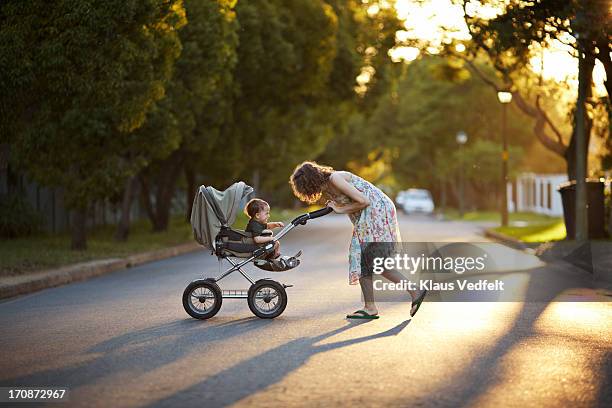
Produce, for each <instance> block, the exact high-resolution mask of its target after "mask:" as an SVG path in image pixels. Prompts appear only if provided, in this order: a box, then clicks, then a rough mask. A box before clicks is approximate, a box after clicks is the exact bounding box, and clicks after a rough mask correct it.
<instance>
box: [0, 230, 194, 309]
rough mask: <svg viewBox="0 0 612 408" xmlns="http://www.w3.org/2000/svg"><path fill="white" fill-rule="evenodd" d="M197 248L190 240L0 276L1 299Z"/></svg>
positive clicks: (192, 250) (169, 256) (170, 256)
mask: <svg viewBox="0 0 612 408" xmlns="http://www.w3.org/2000/svg"><path fill="white" fill-rule="evenodd" d="M200 248H201V246H200V245H199V244H197V243H195V242H190V243H187V244H181V245H177V246H174V247H170V248H164V249H159V250H156V251H149V252H142V253H139V254H134V255H129V256H127V257H125V258H111V259H101V260H96V261H90V262H82V263H78V264H73V265H68V266H63V267H61V268H58V269H50V270H45V271H40V272H35V273H31V274H26V275H22V276H8V277H6V278H2V279H1V281H4V282H1V283H0V299H7V298H11V297H15V296H19V295H25V294H28V293H33V292H37V291H39V290H43V289H47V288H51V287H54V286H60V285H66V284H68V283H72V282H78V281H82V280H86V279H89V278H93V277H96V276H101V275H105V274H107V273H111V272H115V271H119V270H122V269H126V268H131V267H133V266H138V265H142V264H145V263H148V262H153V261H158V260H161V259H166V258H172V257H174V256H177V255H182V254H186V253H189V252H194V251H196V250H198V249H200ZM5 282H6V283H5Z"/></svg>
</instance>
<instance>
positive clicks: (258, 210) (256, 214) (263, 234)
mask: <svg viewBox="0 0 612 408" xmlns="http://www.w3.org/2000/svg"><path fill="white" fill-rule="evenodd" d="M244 212H245V214H246V215H248V216H249V218H250V220H249V223H248V224H247V226H246V228H245V229H244V230H245V231H246V232H250V233H251V234H253V241H255V243H256V244H265V243H266V242H270V241H273V240H274V238H273V237H272V235H273V234H272V231H271V230H272V228H282V227H284V226H285V224H283V223H282V222H278V221H274V222H269V221H268V219H269V218H270V204H268V203H267V202H265V201H264V200H262V199H260V198H253V199H251V200H250V201H249V202H248V203H246V205H245V207H244ZM279 256H280V243H279V242H278V241H276V242H275V243H274V252H273V253H270V254H269V255H268V256H267V258H269V259H274V258H278V257H279Z"/></svg>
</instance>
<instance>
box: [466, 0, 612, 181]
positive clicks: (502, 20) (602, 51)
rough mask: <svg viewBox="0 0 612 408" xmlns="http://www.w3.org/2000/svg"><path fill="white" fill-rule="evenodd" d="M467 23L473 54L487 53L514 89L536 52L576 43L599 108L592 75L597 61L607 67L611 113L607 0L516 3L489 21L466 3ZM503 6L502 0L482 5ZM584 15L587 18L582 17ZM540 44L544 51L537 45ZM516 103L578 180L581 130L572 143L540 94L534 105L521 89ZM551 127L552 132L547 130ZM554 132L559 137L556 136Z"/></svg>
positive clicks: (588, 87)
mask: <svg viewBox="0 0 612 408" xmlns="http://www.w3.org/2000/svg"><path fill="white" fill-rule="evenodd" d="M461 3H462V5H463V7H464V11H465V20H466V24H467V27H468V29H469V32H470V34H471V36H472V43H471V44H473V46H474V47H473V48H471V49H468V51H469V52H468V54H470V53H471V55H476V53H478V52H482V51H484V52H485V53H486V55H487V56H488V57H489V59H490V61H491V62H492V64H493V65H494V67H495V68H496V70H497V71H498V72H499V73H500V74H501V77H502V81H504V82H505V83H506V84H505V85H503V84H502V86H511V85H512V84H513V83H514V82H516V81H517V77H520V76H522V75H524V73H525V67H526V66H527V65H528V62H529V60H530V58H531V57H532V56H533V55H534V54H533V53H534V50H537V49H541V48H547V47H549V46H550V43H551V41H552V40H558V41H561V42H566V37H569V38H571V39H572V41H571V42H569V43H568V44H571V45H572V46H573V47H574V48H575V49H576V52H582V53H583V54H584V56H585V57H584V65H582V66H581V68H580V69H581V70H584V72H585V76H584V80H585V87H586V93H587V94H586V98H587V103H588V104H593V101H591V100H590V99H591V98H592V73H593V67H594V65H595V60H596V59H597V60H599V61H601V63H602V64H603V66H604V68H605V70H606V74H607V77H608V80H607V81H606V82H605V85H606V89H607V93H608V101H607V106H608V112H610V110H609V106H610V105H609V98H610V89H611V88H610V75H612V63H611V61H610V51H612V48H611V44H610V33H611V26H610V24H611V23H610V21H611V19H610V9H609V7H608V2H606V1H603V0H581V1H578V0H574V1H569V2H568V1H561V0H543V1H538V2H520V1H518V0H516V1H515V0H513V1H511V2H509V4H507V5H506V7H505V8H504V10H503V12H502V13H501V14H499V15H498V16H497V17H495V18H493V19H489V20H487V19H483V18H479V17H477V16H476V15H475V14H471V13H469V12H468V9H467V6H468V2H467V1H464V0H462V1H461ZM481 3H488V4H497V5H499V4H498V2H492V1H487V2H481ZM581 13H582V14H581ZM534 45H538V46H539V47H534ZM487 81H488V82H489V83H490V84H491V85H492V86H495V87H501V86H499V85H497V84H496V83H495V81H492V80H490V79H489V80H487ZM514 97H515V98H514V100H515V102H516V104H517V106H518V107H519V108H520V109H521V110H522V111H523V112H524V113H526V114H527V115H529V116H531V117H533V118H534V119H535V125H534V132H535V134H536V136H537V137H538V139H539V140H540V141H541V142H542V144H543V145H544V146H546V147H547V148H548V149H550V150H551V151H553V152H555V153H557V154H559V155H560V156H562V157H564V159H565V160H566V162H567V172H568V176H569V178H570V179H575V173H576V168H575V165H576V163H575V158H576V153H575V149H576V144H575V143H576V126H574V129H573V131H572V134H571V137H570V138H569V142H566V140H565V139H567V138H564V137H563V136H562V134H561V132H560V131H559V129H558V127H557V126H556V124H555V123H553V121H551V120H550V117H549V115H548V114H547V112H546V111H545V110H544V109H543V108H542V105H541V95H536V96H535V102H533V103H532V102H530V101H528V100H527V99H526V98H524V97H523V95H522V93H521V92H518V91H517V90H516V89H515V92H514ZM592 125H593V123H592V120H591V116H590V115H588V116H586V127H585V136H586V140H585V142H584V143H585V145H586V146H588V145H589V138H590V134H591V128H592ZM547 129H549V130H547ZM550 131H552V133H553V135H552V136H551V135H550Z"/></svg>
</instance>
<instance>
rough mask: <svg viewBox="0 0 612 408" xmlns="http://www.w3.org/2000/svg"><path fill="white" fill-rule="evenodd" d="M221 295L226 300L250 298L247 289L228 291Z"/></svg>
mask: <svg viewBox="0 0 612 408" xmlns="http://www.w3.org/2000/svg"><path fill="white" fill-rule="evenodd" d="M221 294H222V295H223V297H224V298H226V299H246V298H248V296H249V291H248V290H246V289H227V290H222V291H221Z"/></svg>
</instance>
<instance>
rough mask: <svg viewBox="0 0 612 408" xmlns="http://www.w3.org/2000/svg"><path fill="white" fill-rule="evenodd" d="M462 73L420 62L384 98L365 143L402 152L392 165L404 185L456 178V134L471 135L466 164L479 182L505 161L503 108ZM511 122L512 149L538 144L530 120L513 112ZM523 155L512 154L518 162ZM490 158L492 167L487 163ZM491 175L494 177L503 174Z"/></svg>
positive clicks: (428, 60) (443, 63)
mask: <svg viewBox="0 0 612 408" xmlns="http://www.w3.org/2000/svg"><path fill="white" fill-rule="evenodd" d="M456 70H457V69H456V67H452V66H451V67H450V68H449V67H448V62H447V61H445V60H444V59H441V58H435V57H430V58H426V59H422V60H418V61H415V62H414V63H412V64H411V65H410V66H409V67H408V68H407V70H406V72H405V74H404V76H403V77H402V79H401V81H400V82H399V84H398V88H397V92H392V93H390V94H388V95H386V96H384V97H383V98H382V100H381V102H380V104H379V106H378V107H377V108H376V110H375V111H374V112H373V114H372V116H371V118H370V120H369V121H368V124H367V126H366V127H364V128H363V129H362V130H361V131H362V132H364V133H365V136H364V139H367V140H371V141H374V143H377V144H378V145H383V146H385V147H387V148H389V149H395V150H396V151H397V158H396V159H394V160H393V162H392V163H391V164H392V167H393V170H394V172H395V174H396V176H397V178H398V179H399V183H400V185H402V186H404V187H409V186H414V185H421V186H425V187H432V186H433V185H435V183H436V181H437V180H444V179H447V178H449V177H453V176H454V175H455V174H456V172H457V168H458V167H457V166H458V165H457V163H458V157H457V154H459V153H458V145H457V142H456V140H455V135H456V134H457V132H459V131H461V130H462V131H465V132H466V133H467V134H468V137H469V141H468V144H467V145H466V147H465V151H464V153H463V154H464V155H465V160H466V164H467V165H468V166H470V167H472V166H476V167H475V168H477V169H479V170H478V171H476V172H475V173H474V178H473V179H474V180H477V179H480V178H481V177H482V173H483V170H485V168H486V171H488V170H489V167H490V166H493V167H495V166H494V165H493V163H499V158H500V154H501V134H500V132H501V105H500V104H499V102H498V101H497V99H496V98H497V97H496V95H495V93H494V92H492V91H491V90H490V89H489V88H487V86H486V85H485V84H484V83H482V82H481V81H480V80H479V79H478V78H472V77H470V76H469V73H468V72H467V71H465V70H464V71H462V72H460V73H457V72H456ZM449 72H450V73H451V74H450V75H448V74H449ZM508 124H509V126H508V135H509V137H508V139H509V142H510V144H511V145H515V146H528V145H530V144H531V143H532V141H531V140H530V137H529V135H528V133H527V132H526V130H525V128H526V127H527V126H526V124H525V118H524V117H522V116H521V115H519V114H518V113H517V112H516V111H514V110H513V109H509V120H508ZM519 152H520V151H519V150H517V149H515V150H514V151H513V152H512V153H513V154H512V157H513V160H514V159H515V158H516V156H517V155H520V153H519ZM480 155H483V156H482V157H480ZM485 156H486V158H485ZM489 157H490V158H491V160H492V163H489V162H488V161H487V160H489V159H488V158H489ZM496 171H497V170H496ZM491 174H492V175H491V177H493V178H494V177H495V176H493V174H497V173H491ZM493 178H492V179H493ZM492 179H491V180H492Z"/></svg>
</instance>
